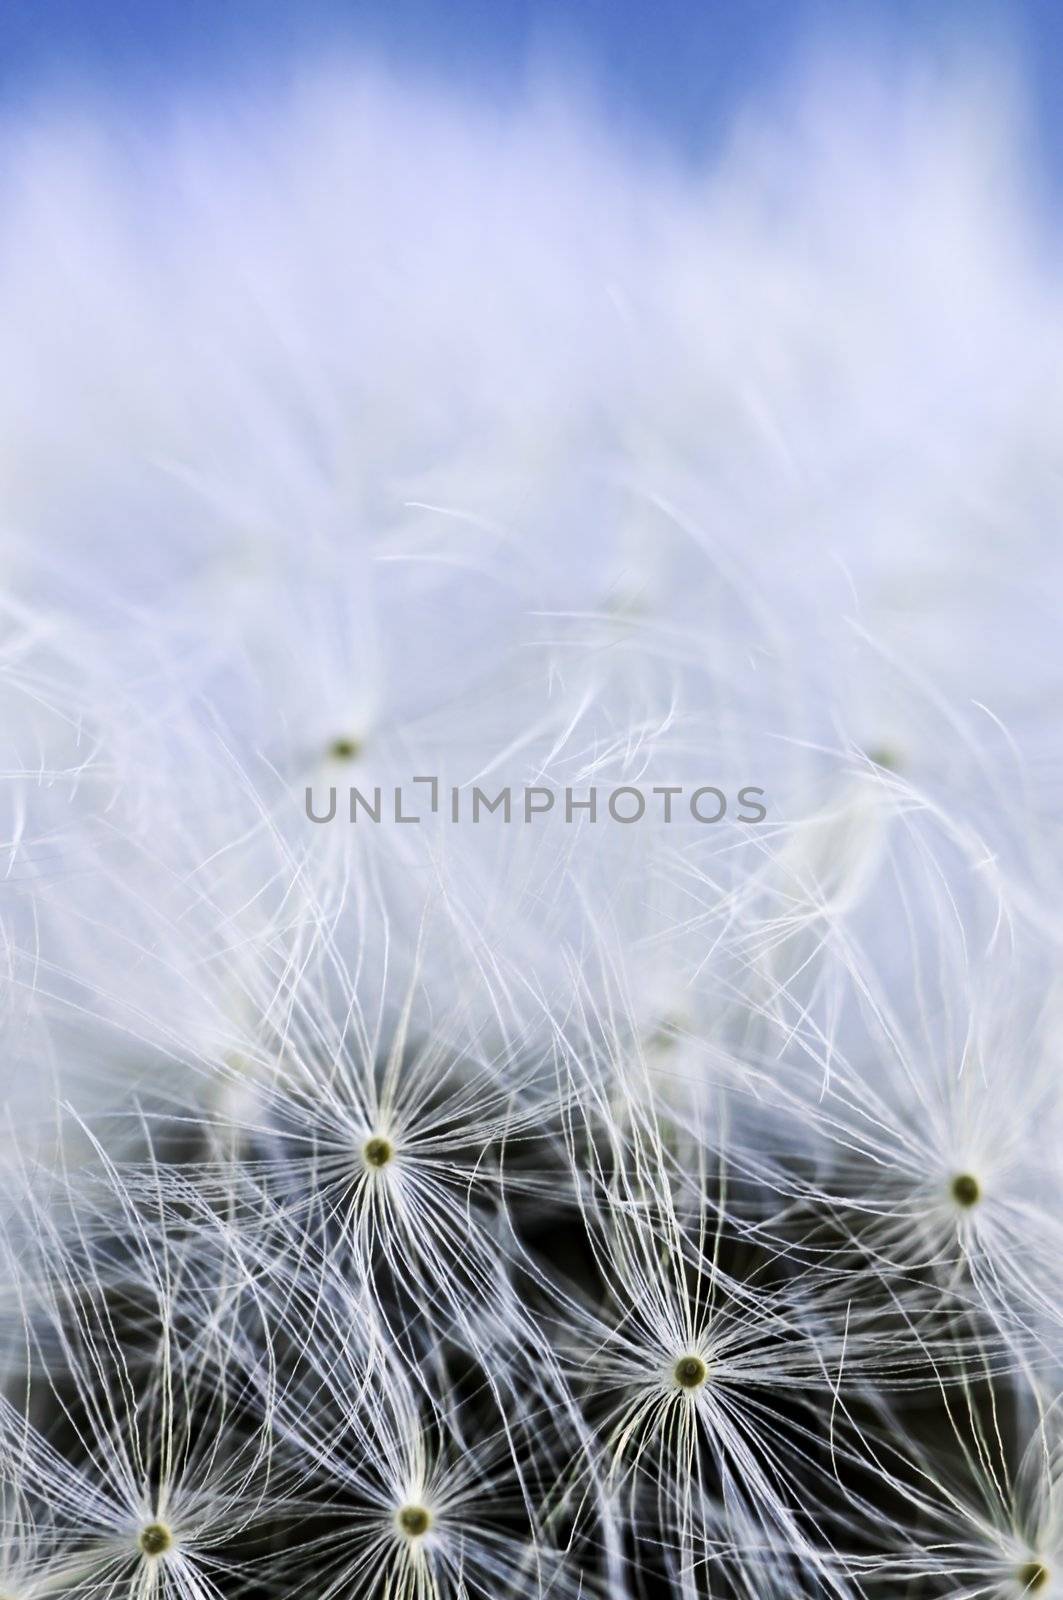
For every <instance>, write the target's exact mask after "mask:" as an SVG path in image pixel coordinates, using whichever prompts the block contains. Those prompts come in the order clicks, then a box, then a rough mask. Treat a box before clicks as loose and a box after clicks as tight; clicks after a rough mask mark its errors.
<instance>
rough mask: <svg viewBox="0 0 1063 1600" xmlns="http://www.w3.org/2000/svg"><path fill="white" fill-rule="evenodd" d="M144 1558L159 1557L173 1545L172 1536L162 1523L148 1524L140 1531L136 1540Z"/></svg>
mask: <svg viewBox="0 0 1063 1600" xmlns="http://www.w3.org/2000/svg"><path fill="white" fill-rule="evenodd" d="M138 1543H139V1545H140V1548H141V1550H142V1551H143V1552H144V1554H145V1555H146V1556H161V1555H163V1554H164V1553H165V1552H166V1551H167V1550H169V1548H170V1546H171V1545H172V1544H173V1535H172V1534H171V1532H170V1530H169V1528H168V1527H167V1526H166V1524H165V1523H163V1522H149V1523H148V1524H147V1525H146V1526H145V1527H143V1528H141V1530H140V1539H139V1540H138Z"/></svg>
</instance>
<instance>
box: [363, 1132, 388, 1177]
mask: <svg viewBox="0 0 1063 1600" xmlns="http://www.w3.org/2000/svg"><path fill="white" fill-rule="evenodd" d="M394 1155H395V1146H394V1145H393V1144H392V1142H391V1140H390V1139H385V1138H384V1136H383V1135H382V1134H379V1133H376V1134H374V1135H373V1137H372V1138H371V1139H367V1140H366V1141H365V1144H364V1145H363V1147H362V1156H363V1157H364V1159H365V1164H366V1166H367V1167H372V1168H374V1169H375V1170H376V1171H379V1170H380V1168H381V1167H386V1166H387V1164H388V1162H389V1161H391V1160H392V1159H393V1158H394Z"/></svg>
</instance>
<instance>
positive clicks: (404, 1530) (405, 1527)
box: [395, 1505, 432, 1539]
mask: <svg viewBox="0 0 1063 1600" xmlns="http://www.w3.org/2000/svg"><path fill="white" fill-rule="evenodd" d="M395 1521H396V1523H397V1525H398V1529H399V1532H400V1533H401V1534H403V1535H404V1536H405V1537H406V1538H407V1539H423V1538H424V1536H425V1534H426V1533H427V1532H428V1530H429V1528H430V1527H431V1526H432V1515H431V1512H429V1511H428V1510H427V1509H426V1507H424V1506H418V1505H407V1506H402V1507H400V1509H399V1511H398V1512H397V1513H396V1515H395Z"/></svg>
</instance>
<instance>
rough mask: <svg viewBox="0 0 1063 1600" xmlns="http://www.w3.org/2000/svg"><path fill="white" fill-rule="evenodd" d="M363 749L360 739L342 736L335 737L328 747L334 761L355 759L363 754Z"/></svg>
mask: <svg viewBox="0 0 1063 1600" xmlns="http://www.w3.org/2000/svg"><path fill="white" fill-rule="evenodd" d="M361 750H362V745H361V741H360V740H358V739H350V738H342V737H341V738H339V739H333V741H332V743H331V744H330V745H329V747H328V753H329V757H330V759H331V760H333V761H354V760H355V759H356V757H357V756H359V755H360V754H361Z"/></svg>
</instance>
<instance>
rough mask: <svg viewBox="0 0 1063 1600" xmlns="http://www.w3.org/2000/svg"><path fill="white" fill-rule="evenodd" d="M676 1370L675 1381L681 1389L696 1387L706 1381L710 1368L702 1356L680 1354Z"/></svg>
mask: <svg viewBox="0 0 1063 1600" xmlns="http://www.w3.org/2000/svg"><path fill="white" fill-rule="evenodd" d="M674 1370H675V1381H676V1383H678V1385H679V1387H680V1388H681V1389H696V1388H697V1387H698V1385H699V1384H701V1383H704V1382H705V1375H706V1373H707V1371H708V1368H707V1367H706V1365H705V1363H704V1361H702V1359H701V1357H700V1356H680V1358H679V1360H678V1361H677V1362H676V1364H675V1369H674Z"/></svg>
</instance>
